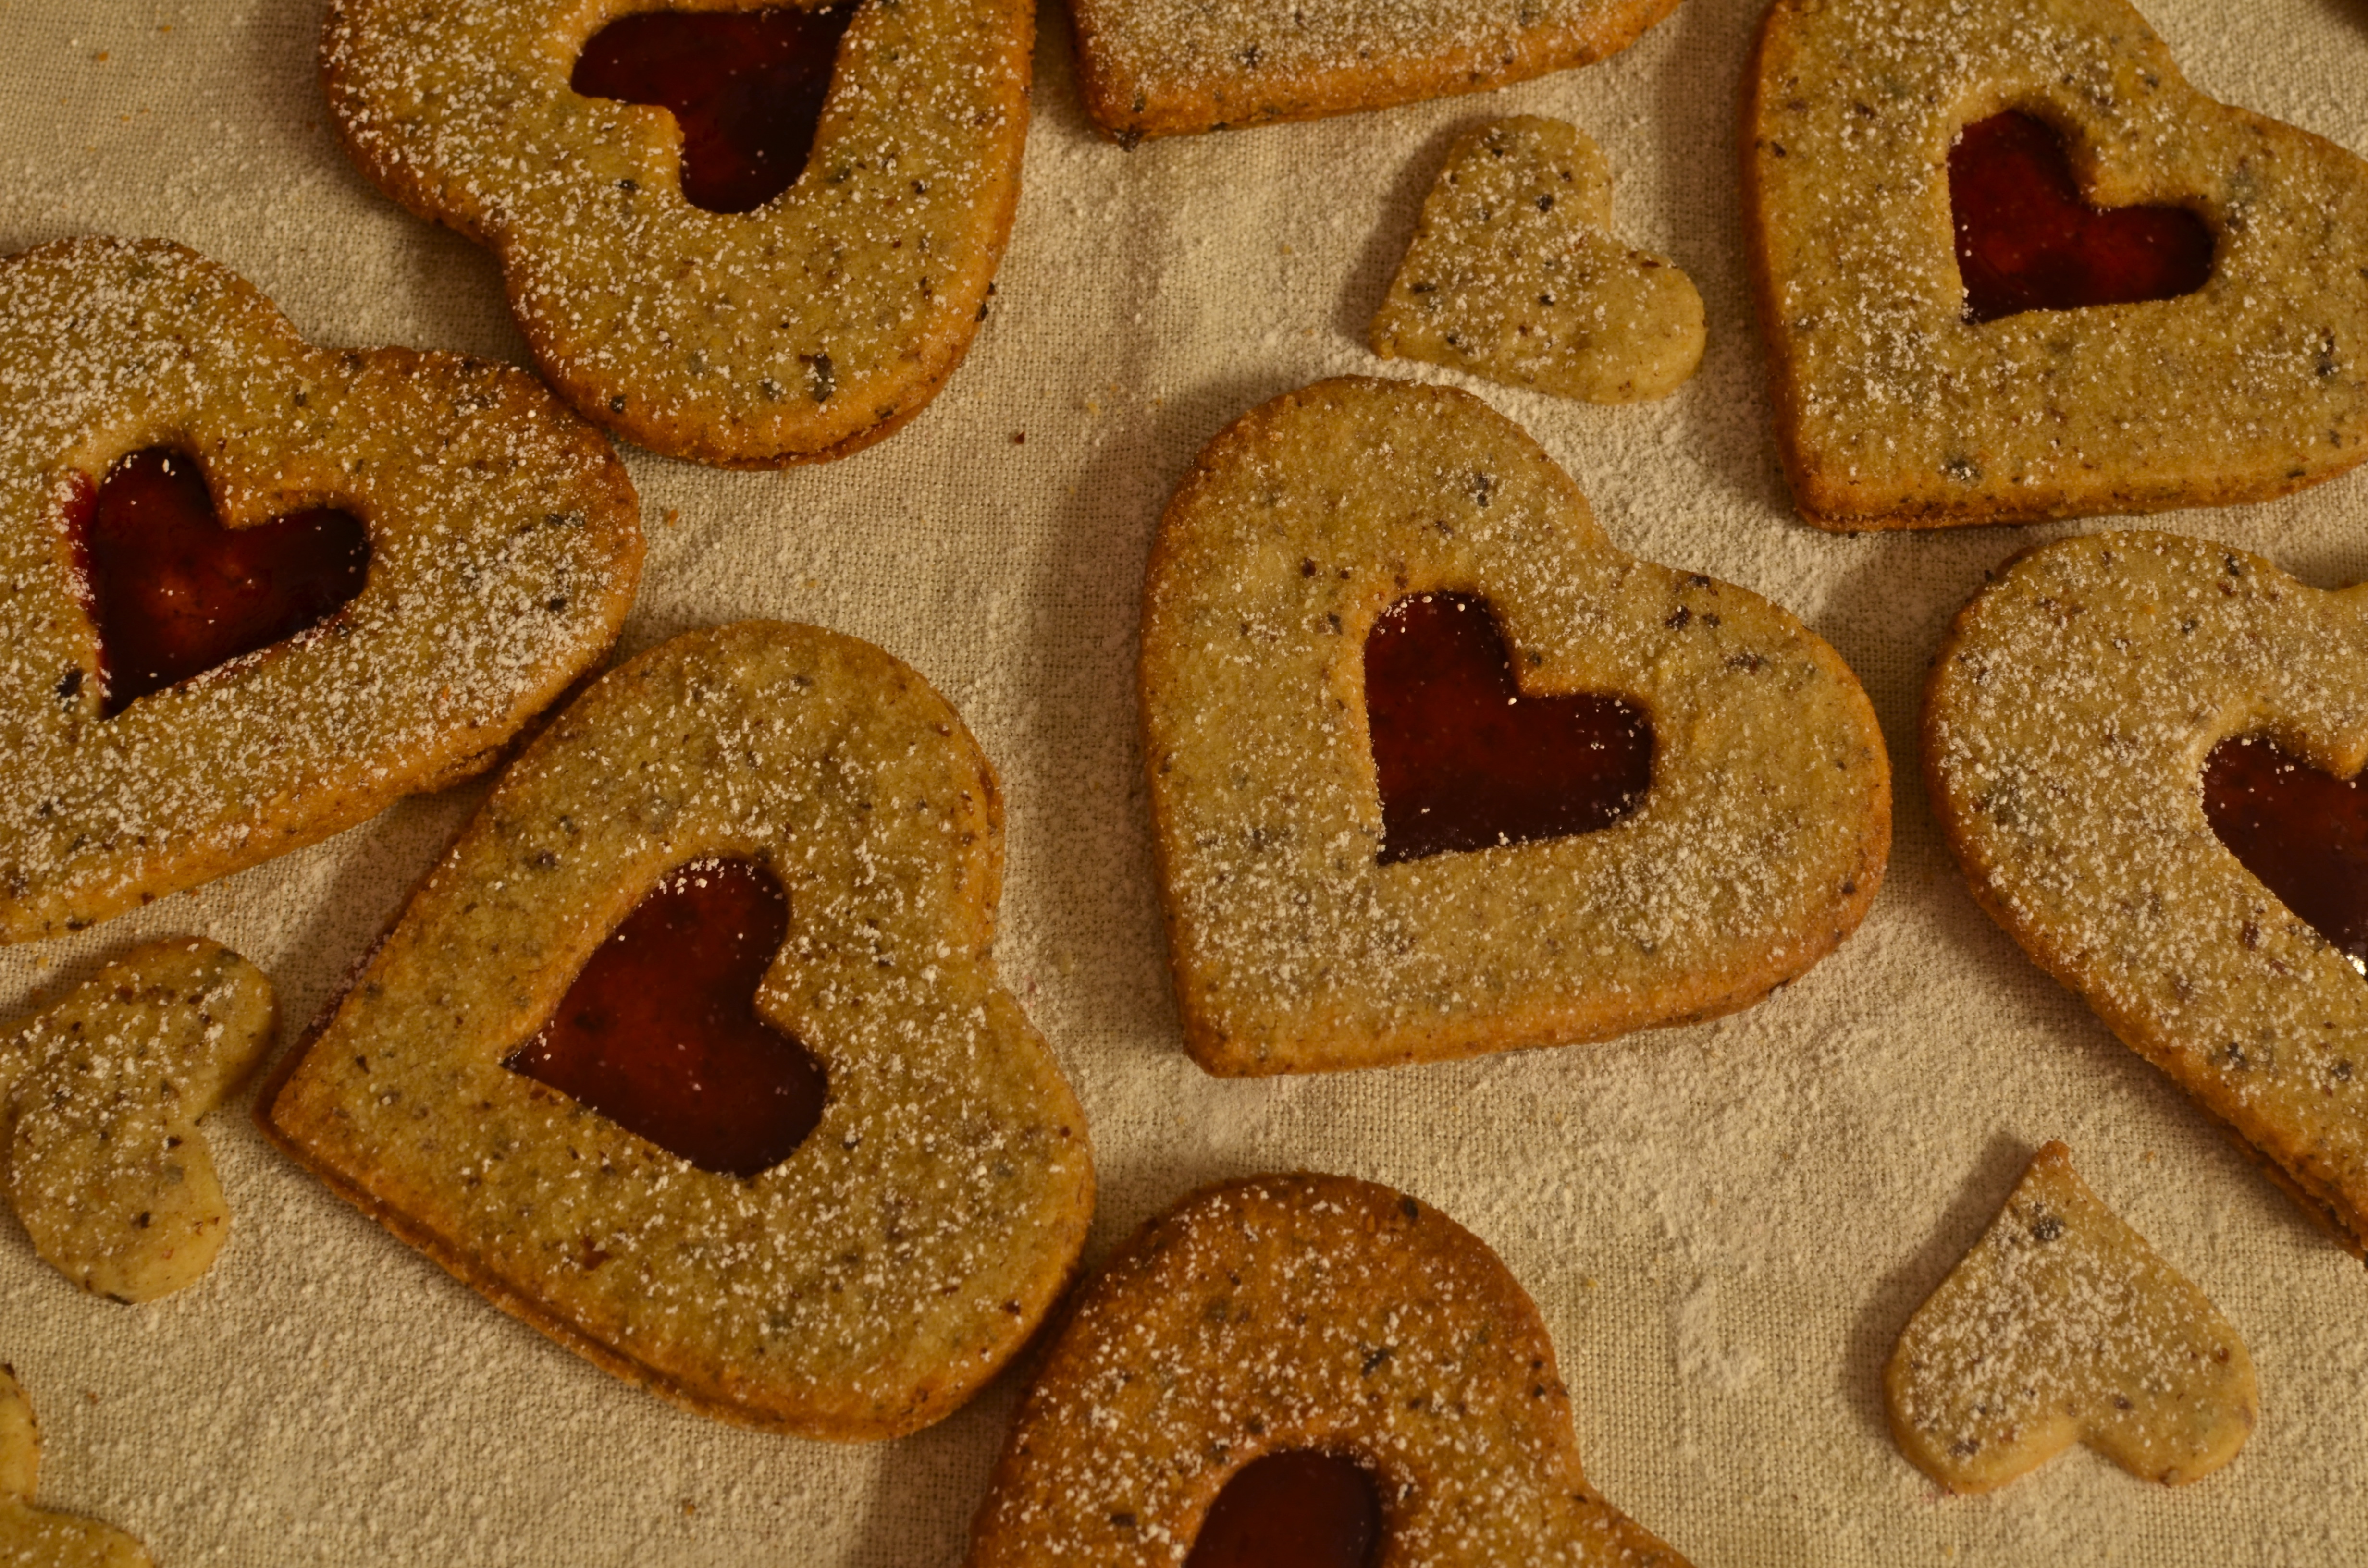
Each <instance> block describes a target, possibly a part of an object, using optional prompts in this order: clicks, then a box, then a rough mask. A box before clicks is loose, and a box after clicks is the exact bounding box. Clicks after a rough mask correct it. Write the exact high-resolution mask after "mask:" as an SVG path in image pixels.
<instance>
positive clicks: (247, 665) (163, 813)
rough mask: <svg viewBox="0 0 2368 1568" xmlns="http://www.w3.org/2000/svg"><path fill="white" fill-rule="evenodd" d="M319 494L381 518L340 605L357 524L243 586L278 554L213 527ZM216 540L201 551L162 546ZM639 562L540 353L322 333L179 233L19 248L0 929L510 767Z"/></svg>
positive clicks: (10, 932)
mask: <svg viewBox="0 0 2368 1568" xmlns="http://www.w3.org/2000/svg"><path fill="white" fill-rule="evenodd" d="M167 453H169V454H171V456H170V458H169V463H170V464H171V465H172V467H173V468H174V470H175V472H173V473H171V474H169V475H167V474H165V473H162V472H154V474H153V476H152V477H153V478H154V482H155V483H154V484H153V485H152V484H150V483H147V482H146V481H144V480H143V479H142V477H141V476H142V474H143V473H149V472H150V471H152V470H161V469H162V468H163V467H165V464H166V463H167V461H168V459H167V458H166V457H165V456H164V454H167ZM119 460H124V461H122V462H121V463H120V466H119ZM199 482H201V483H199ZM126 483H131V485H132V486H133V489H134V491H139V492H143V493H144V494H141V495H132V494H129V493H126V492H123V491H121V490H120V489H119V488H118V487H119V486H121V485H124V484H126ZM192 486H195V487H196V489H197V490H198V491H199V492H200V493H199V494H191V487H192ZM323 507H335V508H336V509H337V510H338V511H340V512H344V513H349V514H351V516H352V517H355V518H358V519H359V522H360V524H361V527H362V530H363V532H364V533H365V534H366V535H367V548H368V565H367V568H366V570H365V571H364V573H363V580H362V583H361V585H360V592H359V594H358V595H356V596H355V597H352V598H351V599H350V601H349V602H345V603H343V604H341V605H340V604H337V603H336V599H337V597H338V596H339V595H342V594H344V593H346V592H347V591H348V590H350V588H351V587H352V586H353V570H352V568H353V562H352V559H351V548H350V547H351V543H352V540H351V538H350V535H349V534H347V535H346V536H345V537H344V542H343V543H342V544H341V543H339V542H338V540H337V539H336V538H335V537H332V538H331V539H330V540H328V541H327V543H328V548H327V549H326V550H325V551H320V552H319V553H321V554H323V555H324V560H323V561H322V562H321V563H320V564H321V566H322V568H323V569H322V571H321V572H320V574H319V576H320V578H321V579H322V580H321V581H320V582H317V583H313V584H311V585H308V586H307V590H306V592H305V593H303V594H300V595H292V596H291V595H288V594H285V593H282V592H280V591H279V589H278V588H275V587H271V586H266V585H259V584H257V583H256V582H255V581H254V580H253V573H254V570H255V569H256V567H257V566H262V565H267V564H268V565H272V566H277V565H280V564H284V562H279V561H271V562H264V561H259V560H245V561H242V560H241V559H240V556H241V554H242V553H243V551H244V550H245V547H243V546H242V547H240V548H238V549H233V550H231V551H229V558H228V559H227V560H225V559H224V557H223V555H222V551H221V550H220V549H219V536H218V535H217V534H216V533H215V524H216V523H217V522H219V523H221V524H222V525H226V526H227V528H229V530H230V539H231V540H238V539H239V538H240V536H242V535H243V534H245V533H246V532H247V531H248V529H249V528H250V526H251V525H260V526H261V528H263V529H264V530H265V531H270V530H273V529H275V528H284V527H285V526H287V522H288V517H289V514H291V513H299V514H301V513H303V512H307V511H313V510H316V509H318V508H323ZM126 510H129V511H131V512H133V513H137V514H140V515H141V517H145V516H146V515H147V514H148V513H150V512H151V511H154V510H161V511H163V512H165V513H168V514H171V516H169V517H166V518H165V526H164V527H163V528H154V529H152V528H147V527H145V526H142V524H141V522H140V518H139V517H134V518H133V519H132V520H131V523H130V524H122V519H120V518H119V517H117V516H116V514H117V513H118V512H121V511H126ZM273 519H279V521H278V522H274V521H273ZM119 525H122V526H119ZM337 531H339V530H336V529H334V528H333V534H334V533H336V532H337ZM120 534H128V535H129V536H130V537H129V538H120V537H119V535H120ZM205 536H212V537H214V538H215V539H216V540H217V548H216V549H214V550H211V551H199V552H198V553H199V556H200V557H201V558H205V559H200V560H198V561H195V562H191V561H188V560H186V559H185V560H183V561H180V562H176V561H175V560H173V559H171V555H170V552H169V551H170V547H171V545H172V543H173V541H175V540H179V541H181V542H183V543H186V542H188V540H189V539H191V538H192V537H205ZM160 546H162V547H165V548H166V549H167V551H168V553H167V554H166V555H165V557H163V558H160V557H159V555H158V553H157V551H158V550H159V548H160ZM119 547H120V553H121V555H122V557H123V559H120V560H117V559H113V556H114V555H115V554H116V553H117V551H118V548H119ZM256 553H257V554H258V555H260V554H264V553H267V552H256ZM641 569H642V531H641V508H640V504H639V503H638V501H637V500H636V499H635V497H634V495H633V487H632V481H631V480H630V479H629V478H627V476H626V474H625V471H624V468H623V465H621V464H620V463H619V462H618V461H617V456H616V453H615V452H614V451H613V450H611V449H610V448H609V443H608V441H607V440H606V439H605V438H603V437H602V436H601V435H600V433H599V432H598V431H597V430H595V429H593V428H591V427H590V426H586V424H584V423H583V422H582V421H581V420H578V419H576V418H575V417H574V416H573V415H570V414H569V413H568V412H567V410H566V409H565V408H564V407H563V406H562V405H561V404H560V403H559V402H558V401H557V400H556V399H554V398H552V396H551V394H550V393H549V392H546V391H545V390H544V389H543V388H542V386H541V383H540V382H538V381H535V379H534V378H533V377H532V376H530V375H529V374H527V373H526V372H525V371H523V370H519V369H515V368H513V367H511V366H507V365H491V364H484V363H481V362H479V361H476V360H471V359H463V358H460V357H459V356H457V355H450V354H419V353H414V352H412V351H411V350H409V349H402V348H376V349H369V350H362V349H327V348H315V347H313V346H312V345H311V344H308V343H306V342H305V341H304V340H303V339H302V338H301V337H299V336H297V335H296V333H295V330H294V329H293V328H292V327H290V325H289V324H288V323H287V321H286V319H285V318H283V317H282V316H281V315H280V314H279V312H278V311H276V310H274V309H273V308H272V305H271V302H270V301H268V300H266V299H265V298H264V297H263V296H262V295H261V294H259V293H257V292H256V290H255V289H254V288H253V286H252V285H250V284H248V283H247V282H245V280H244V279H242V278H239V277H237V276H236V275H235V274H233V273H231V272H229V271H227V270H225V269H224V268H222V267H217V266H215V265H214V264H213V263H211V262H209V261H207V260H205V259H204V258H203V257H201V256H197V255H196V254H194V253H193V252H190V251H188V250H185V249H183V248H182V247H180V246H178V245H175V244H166V243H165V242H163V241H158V240H142V241H124V240H111V239H99V238H85V239H77V240H62V241H59V242H58V243H56V244H48V245H43V246H41V247H40V249H38V250H31V251H27V252H25V253H24V254H23V255H21V256H12V257H10V258H8V259H7V260H6V261H5V262H0V588H5V591H0V752H5V754H6V757H7V766H6V768H0V941H9V942H15V941H25V940H28V939H32V938H35V937H52V936H56V935H58V934H59V933H61V932H64V931H72V930H78V929H80V928H81V927H83V926H87V925H90V924H91V923H92V922H94V921H97V920H103V919H106V918H107V917H108V916H109V915H117V914H120V913H121V912H122V911H124V910H126V909H132V908H137V907H138V906H140V905H142V904H144V903H150V902H152V901H154V899H156V898H158V897H161V896H162V895H164V894H165V893H168V892H176V891H177V890H179V889H182V888H187V887H193V886H196V885H197V884H199V883H200V882H204V881H211V880H212V879H213V878H216V877H221V876H225V875H228V874H229V873H230V872H232V871H235V870H238V869H243V868H245V867H248V866H253V865H256V864H258V863H260V862H262V861H264V860H268V859H269V858H272V857H273V856H275V855H281V854H285V853H286V852H288V851H289V850H291V849H297V848H301V847H302V846H305V845H307V844H311V843H313V842H315V841H316V840H319V839H322V838H326V837H328V836H329V835H331V834H335V833H338V832H342V831H343V830H344V829H346V828H348V827H351V826H353V825H354V824H356V823H359V822H363V821H367V820H368V819H369V818H370V817H372V816H374V815H376V814H377V813H378V812H381V811H383V810H385V809H386V808H387V807H388V806H389V805H392V804H393V802H394V801H398V800H400V799H402V798H403V797H404V796H405V795H410V794H414V793H416V792H418V791H420V790H432V789H438V788H441V787H443V786H444V785H447V784H450V783H451V782H453V781H454V780H456V779H459V778H467V777H468V776H469V775H471V774H472V773H476V772H480V771H482V770H483V769H484V768H486V767H490V766H492V764H493V762H494V760H495V757H496V756H498V755H499V753H500V750H501V748H502V747H503V746H504V745H506V744H507V743H508V742H509V741H510V740H511V738H512V737H514V736H515V735H516V734H517V733H518V730H519V729H520V728H521V727H523V726H524V725H525V724H526V723H527V722H528V721H529V720H530V719H532V718H533V717H534V716H535V715H536V714H537V713H539V712H541V710H542V709H543V708H544V707H546V706H547V705H548V704H550V703H551V702H552V700H554V699H556V698H557V697H558V696H559V695H560V694H561V693H562V692H564V690H566V689H567V687H569V686H570V685H572V684H573V683H574V682H575V680H576V679H577V678H578V677H579V676H582V675H584V674H585V673H586V671H587V670H589V669H591V668H593V667H594V666H595V665H598V663H599V662H600V661H601V660H602V659H603V658H605V657H606V655H607V653H608V650H609V643H610V642H612V641H613V640H614V639H615V637H616V634H617V628H618V627H619V626H620V624H622V623H623V621H624V619H625V612H626V610H627V609H628V608H631V607H632V599H633V590H634V588H635V587H636V585H638V584H639V582H640V580H641ZM94 586H96V588H97V591H98V594H99V597H98V599H97V602H96V603H94V602H93V600H92V597H91V595H92V592H93V589H94ZM283 586H284V585H283ZM126 589H129V590H130V602H129V603H126V602H124V595H123V592H122V591H123V590H126ZM324 610H325V611H326V612H327V614H326V619H314V620H313V621H311V622H310V623H307V620H306V618H307V617H314V618H317V617H319V616H320V615H321V614H322V613H323V612H324ZM250 611H254V612H256V613H255V614H253V615H252V616H250V613H249V612H250ZM127 618H128V620H129V623H130V624H131V626H135V627H137V628H138V630H128V629H127ZM291 621H292V622H294V623H296V625H297V627H298V629H297V630H294V631H292V634H288V635H283V636H281V637H280V638H279V640H278V641H274V642H269V643H268V645H267V646H263V647H259V648H257V647H255V646H253V640H254V638H255V637H258V636H268V635H270V634H273V633H281V632H288V631H289V629H290V623H291ZM142 622H144V625H142ZM225 653H233V654H235V655H236V656H233V657H231V658H230V659H229V661H228V662H227V663H212V662H211V661H213V660H215V659H218V658H220V657H221V656H222V655H223V654H225ZM157 655H169V657H165V660H164V662H163V663H161V664H160V663H159V662H158V657H157ZM193 666H194V667H193ZM165 676H172V677H174V678H173V680H172V681H171V683H170V684H165V682H164V677H165Z"/></svg>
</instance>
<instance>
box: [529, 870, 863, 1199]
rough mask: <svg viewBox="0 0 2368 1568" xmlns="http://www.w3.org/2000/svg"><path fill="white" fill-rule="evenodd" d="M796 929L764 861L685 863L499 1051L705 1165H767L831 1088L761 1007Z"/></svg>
mask: <svg viewBox="0 0 2368 1568" xmlns="http://www.w3.org/2000/svg"><path fill="white" fill-rule="evenodd" d="M789 930H790V902H789V900H788V898H787V897H785V896H784V895H783V894H782V892H781V888H780V883H779V882H777V881H774V880H773V877H772V873H770V872H769V871H767V870H765V869H763V868H762V867H759V866H757V865H753V864H751V863H749V862H747V861H745V860H713V859H711V860H694V861H692V862H690V864H689V865H687V866H683V867H680V868H678V869H676V870H674V871H671V872H669V873H668V874H667V875H666V878H665V879H664V880H663V881H660V882H659V883H658V885H657V886H656V887H655V889H653V890H652V891H651V892H650V895H649V896H648V897H647V898H644V899H643V900H642V902H641V903H639V904H638V905H636V906H635V908H634V910H633V912H632V914H631V915H627V916H626V917H625V921H624V924H622V925H620V926H618V927H617V929H616V930H615V931H614V932H612V933H610V935H609V939H608V940H607V941H606V942H603V943H602V944H601V945H600V947H599V948H598V949H597V950H595V951H594V953H593V955H592V958H591V960H590V961H589V962H587V963H586V964H585V966H584V972H583V973H581V974H579V975H577V976H576V977H575V984H573V985H571V986H569V987H568V988H567V994H566V995H565V996H564V997H563V998H562V999H561V1000H560V1004H559V1010H558V1011H557V1012H555V1013H553V1014H552V1018H551V1022H550V1023H548V1024H546V1025H544V1026H543V1030H542V1032H541V1034H539V1035H537V1036H535V1037H534V1039H532V1040H529V1041H528V1042H527V1043H526V1044H524V1045H522V1046H520V1047H519V1048H518V1050H517V1051H512V1052H511V1053H510V1056H509V1059H508V1060H507V1061H506V1062H503V1063H502V1065H503V1066H505V1067H507V1068H508V1069H509V1070H510V1071H511V1072H513V1073H522V1074H525V1075H526V1076H528V1077H529V1078H533V1079H535V1080H537V1081H538V1082H541V1083H544V1084H548V1085H551V1086H552V1088H554V1089H557V1090H558V1091H560V1092H561V1093H562V1094H564V1095H567V1096H570V1097H572V1098H574V1099H575V1100H577V1101H579V1102H581V1103H582V1104H584V1105H586V1106H589V1107H590V1108H592V1109H594V1110H597V1111H598V1112H599V1113H600V1114H601V1115H603V1116H605V1117H607V1118H608V1119H609V1120H611V1121H613V1122H615V1123H616V1124H617V1125H618V1126H620V1127H622V1128H624V1129H625V1130H626V1131H629V1132H637V1133H639V1134H641V1135H642V1136H643V1137H644V1138H646V1139H648V1140H649V1141H650V1142H653V1143H655V1144H657V1145H658V1146H659V1147H660V1148H663V1149H666V1150H667V1151H669V1152H671V1153H676V1154H679V1155H680V1156H682V1157H683V1158H684V1159H686V1160H689V1162H690V1163H691V1164H692V1165H697V1166H698V1167H699V1168H700V1169H701V1170H705V1171H716V1172H719V1173H722V1174H723V1175H726V1176H755V1175H756V1174H757V1172H759V1171H763V1170H768V1169H770V1168H771V1167H773V1166H774V1165H780V1163H781V1162H782V1161H783V1160H785V1159H787V1158H789V1156H790V1153H791V1151H792V1150H794V1149H795V1148H796V1147H797V1146H798V1145H799V1144H800V1143H802V1142H805V1137H806V1134H807V1133H809V1132H812V1131H814V1123H815V1122H816V1121H818V1120H820V1119H822V1108H823V1101H824V1099H825V1097H827V1096H828V1094H829V1089H830V1085H829V1083H828V1080H827V1079H826V1078H825V1075H824V1073H823V1067H822V1063H821V1062H817V1061H815V1060H814V1056H813V1054H812V1053H811V1052H810V1051H807V1050H806V1048H805V1047H804V1046H803V1045H801V1044H799V1043H798V1042H797V1041H796V1040H792V1039H791V1038H790V1037H789V1036H788V1035H785V1034H783V1033H781V1032H780V1030H779V1029H776V1028H773V1026H772V1025H770V1024H768V1023H767V1022H765V1020H764V1019H762V1018H760V1017H757V1007H756V996H757V982H758V981H760V980H762V979H763V978H764V975H765V971H766V969H767V968H768V967H769V966H770V965H771V963H772V961H773V958H774V955H775V954H777V953H779V952H780V950H781V942H782V940H783V938H784V937H787V936H788V935H789Z"/></svg>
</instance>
